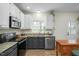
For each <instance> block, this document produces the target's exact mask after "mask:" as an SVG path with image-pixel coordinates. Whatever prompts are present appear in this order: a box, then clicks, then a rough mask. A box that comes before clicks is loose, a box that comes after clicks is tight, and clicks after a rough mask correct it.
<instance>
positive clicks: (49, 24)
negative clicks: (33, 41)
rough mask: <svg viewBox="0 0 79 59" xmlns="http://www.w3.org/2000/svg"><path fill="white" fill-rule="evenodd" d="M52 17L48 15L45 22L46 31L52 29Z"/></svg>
mask: <svg viewBox="0 0 79 59" xmlns="http://www.w3.org/2000/svg"><path fill="white" fill-rule="evenodd" d="M53 20H54V19H53V16H52V15H48V16H47V22H46V29H53V26H54V25H53V24H54V23H53Z"/></svg>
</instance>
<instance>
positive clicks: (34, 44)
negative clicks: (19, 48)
mask: <svg viewBox="0 0 79 59" xmlns="http://www.w3.org/2000/svg"><path fill="white" fill-rule="evenodd" d="M44 42H45V38H44V37H28V39H27V41H26V44H27V45H26V46H27V48H28V49H29V48H34V49H38V48H44V45H45V43H44Z"/></svg>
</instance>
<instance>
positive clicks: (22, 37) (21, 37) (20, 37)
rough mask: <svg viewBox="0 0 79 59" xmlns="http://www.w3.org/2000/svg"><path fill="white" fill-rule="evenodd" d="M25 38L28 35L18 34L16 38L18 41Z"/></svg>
mask: <svg viewBox="0 0 79 59" xmlns="http://www.w3.org/2000/svg"><path fill="white" fill-rule="evenodd" d="M24 38H27V36H25V35H24V36H18V38H16V41H21V40H23V39H24Z"/></svg>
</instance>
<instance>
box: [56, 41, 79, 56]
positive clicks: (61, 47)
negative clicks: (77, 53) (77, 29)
mask: <svg viewBox="0 0 79 59" xmlns="http://www.w3.org/2000/svg"><path fill="white" fill-rule="evenodd" d="M73 49H79V41H77V42H76V43H69V42H68V40H56V55H57V56H58V55H59V54H60V55H61V56H70V55H72V50H73Z"/></svg>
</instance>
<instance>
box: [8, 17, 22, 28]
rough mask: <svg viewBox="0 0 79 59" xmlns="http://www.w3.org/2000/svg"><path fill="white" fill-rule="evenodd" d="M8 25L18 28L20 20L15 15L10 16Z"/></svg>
mask: <svg viewBox="0 0 79 59" xmlns="http://www.w3.org/2000/svg"><path fill="white" fill-rule="evenodd" d="M9 27H10V28H15V29H19V28H20V27H21V22H20V21H19V20H18V19H17V18H16V17H13V16H10V17H9Z"/></svg>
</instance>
